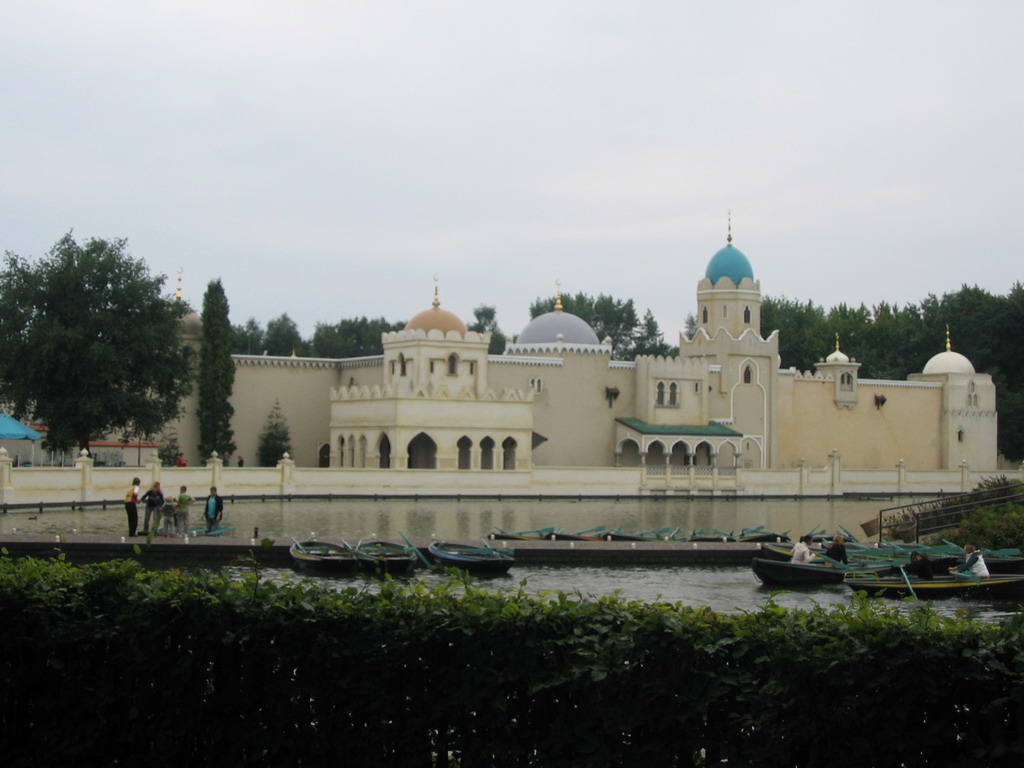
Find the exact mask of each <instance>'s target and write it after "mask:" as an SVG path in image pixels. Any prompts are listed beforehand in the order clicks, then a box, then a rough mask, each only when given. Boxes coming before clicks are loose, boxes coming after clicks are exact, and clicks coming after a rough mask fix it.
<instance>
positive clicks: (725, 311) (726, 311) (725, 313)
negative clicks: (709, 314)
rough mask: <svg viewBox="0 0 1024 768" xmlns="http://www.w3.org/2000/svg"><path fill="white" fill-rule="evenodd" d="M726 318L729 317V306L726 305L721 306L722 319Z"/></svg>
mask: <svg viewBox="0 0 1024 768" xmlns="http://www.w3.org/2000/svg"><path fill="white" fill-rule="evenodd" d="M728 317H729V305H728V304H723V305H722V319H723V320H725V319H727V318H728Z"/></svg>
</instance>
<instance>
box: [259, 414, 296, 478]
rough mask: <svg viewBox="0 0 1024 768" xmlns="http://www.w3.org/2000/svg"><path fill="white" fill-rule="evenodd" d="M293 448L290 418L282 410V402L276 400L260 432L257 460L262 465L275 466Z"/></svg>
mask: <svg viewBox="0 0 1024 768" xmlns="http://www.w3.org/2000/svg"><path fill="white" fill-rule="evenodd" d="M291 450H292V437H291V430H290V429H289V428H288V420H287V419H286V418H285V417H284V411H282V410H281V402H280V401H279V400H275V401H274V407H273V408H271V409H270V413H269V414H267V421H266V423H265V424H264V425H263V431H262V432H260V436H259V442H258V443H257V446H256V461H257V462H258V463H259V465H260V466H261V467H273V466H276V465H277V462H278V461H279V460H280V459H281V458H282V457H283V456H284V454H285V453H290V452H291Z"/></svg>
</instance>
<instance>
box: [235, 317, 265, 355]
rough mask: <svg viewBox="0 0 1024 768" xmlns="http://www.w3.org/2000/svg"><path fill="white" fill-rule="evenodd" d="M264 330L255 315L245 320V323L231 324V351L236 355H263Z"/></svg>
mask: <svg viewBox="0 0 1024 768" xmlns="http://www.w3.org/2000/svg"><path fill="white" fill-rule="evenodd" d="M265 334H266V331H264V330H263V326H261V325H260V324H259V323H258V322H256V318H255V317H250V318H249V319H248V320H246V321H245V325H233V326H231V351H232V352H233V353H235V354H236V355H262V354H263V348H264V347H263V337H264V335H265Z"/></svg>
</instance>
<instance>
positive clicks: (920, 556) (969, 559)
mask: <svg viewBox="0 0 1024 768" xmlns="http://www.w3.org/2000/svg"><path fill="white" fill-rule="evenodd" d="M813 544H814V537H813V536H812V535H810V534H807V535H806V536H801V537H800V541H798V542H797V543H796V545H795V546H794V547H793V555H792V557H790V560H789V561H790V562H791V563H809V562H811V561H812V560H814V559H815V558H816V557H817V555H816V554H815V552H813V551H812V549H811V547H812V545H813ZM824 559H825V562H827V563H829V564H830V565H831V564H834V563H842V564H843V565H847V564H848V563H849V560H847V557H846V541H845V539H843V537H842V536H836V537H835V538H833V539H832V543H831V544H830V545H829V547H828V549H826V550H825V554H824ZM904 570H905V571H906V572H907V573H910V574H912V575H914V576H917V577H918V578H921V579H931V578H933V577H934V574H933V572H932V565H931V560H929V559H928V556H927V555H925V554H924V552H913V553H911V555H910V563H909V564H908V565H905V566H904ZM949 572H950V573H954V574H964V575H965V576H968V577H977V578H985V577H987V576H988V575H989V571H988V566H987V565H985V558H984V556H983V555H982V554H981V550H979V549H977V548H976V547H975V546H974V545H973V544H967V545H966V546H965V547H964V562H962V563H960V564H958V565H955V566H953V567H952V568H950V569H949Z"/></svg>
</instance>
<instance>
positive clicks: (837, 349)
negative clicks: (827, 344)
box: [836, 331, 839, 352]
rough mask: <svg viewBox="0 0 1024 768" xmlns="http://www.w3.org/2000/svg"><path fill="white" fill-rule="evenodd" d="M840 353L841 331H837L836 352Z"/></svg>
mask: <svg viewBox="0 0 1024 768" xmlns="http://www.w3.org/2000/svg"><path fill="white" fill-rule="evenodd" d="M838 351H839V331H836V352H838Z"/></svg>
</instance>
